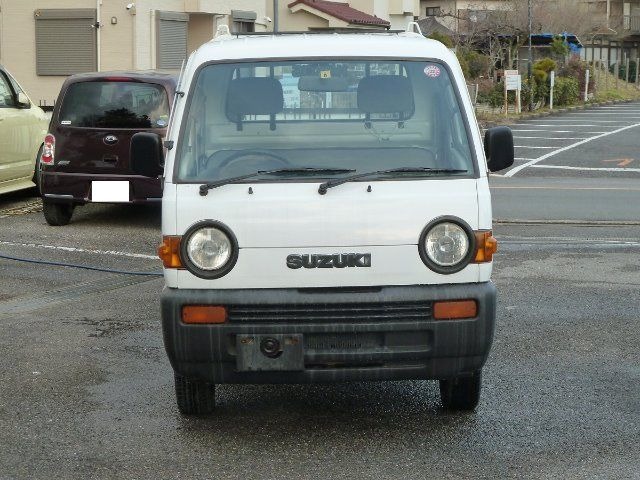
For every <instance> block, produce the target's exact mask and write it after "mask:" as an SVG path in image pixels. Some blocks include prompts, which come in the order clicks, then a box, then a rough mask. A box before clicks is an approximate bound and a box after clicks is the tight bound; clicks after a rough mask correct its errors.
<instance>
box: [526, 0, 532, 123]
mask: <svg viewBox="0 0 640 480" xmlns="http://www.w3.org/2000/svg"><path fill="white" fill-rule="evenodd" d="M527 10H528V13H529V61H528V62H527V79H528V81H529V111H532V110H533V85H532V84H531V70H532V65H531V62H532V61H533V59H532V58H531V57H532V55H531V0H527Z"/></svg>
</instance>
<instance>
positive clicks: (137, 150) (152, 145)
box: [129, 132, 164, 178]
mask: <svg viewBox="0 0 640 480" xmlns="http://www.w3.org/2000/svg"><path fill="white" fill-rule="evenodd" d="M129 165H130V166H131V170H133V173H135V174H136V175H142V176H143V177H152V178H155V177H157V176H158V175H161V174H162V173H163V171H164V150H163V149H162V139H161V138H160V135H158V134H157V133H149V132H139V133H136V134H134V135H133V137H131V150H130V154H129Z"/></svg>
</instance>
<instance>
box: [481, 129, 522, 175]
mask: <svg viewBox="0 0 640 480" xmlns="http://www.w3.org/2000/svg"><path fill="white" fill-rule="evenodd" d="M484 153H485V155H486V156H487V166H488V167H489V170H490V171H492V172H497V171H500V170H504V169H505V168H508V167H510V166H511V165H513V159H514V157H515V154H514V151H513V134H512V133H511V129H510V128H509V127H494V128H490V129H489V130H487V131H486V132H485V133H484Z"/></svg>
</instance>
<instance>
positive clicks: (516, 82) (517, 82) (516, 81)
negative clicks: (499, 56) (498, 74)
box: [504, 75, 522, 90]
mask: <svg viewBox="0 0 640 480" xmlns="http://www.w3.org/2000/svg"><path fill="white" fill-rule="evenodd" d="M504 80H505V85H506V88H507V90H520V89H521V88H522V76H521V75H506V76H505V77H504Z"/></svg>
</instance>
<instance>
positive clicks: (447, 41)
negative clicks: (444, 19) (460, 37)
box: [427, 32, 453, 48]
mask: <svg viewBox="0 0 640 480" xmlns="http://www.w3.org/2000/svg"><path fill="white" fill-rule="evenodd" d="M427 38H431V39H433V40H437V41H439V42H440V43H443V44H444V46H445V47H447V48H453V40H452V39H451V37H450V36H449V35H445V34H444V33H440V32H433V33H431V35H429V36H428V37H427Z"/></svg>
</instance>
